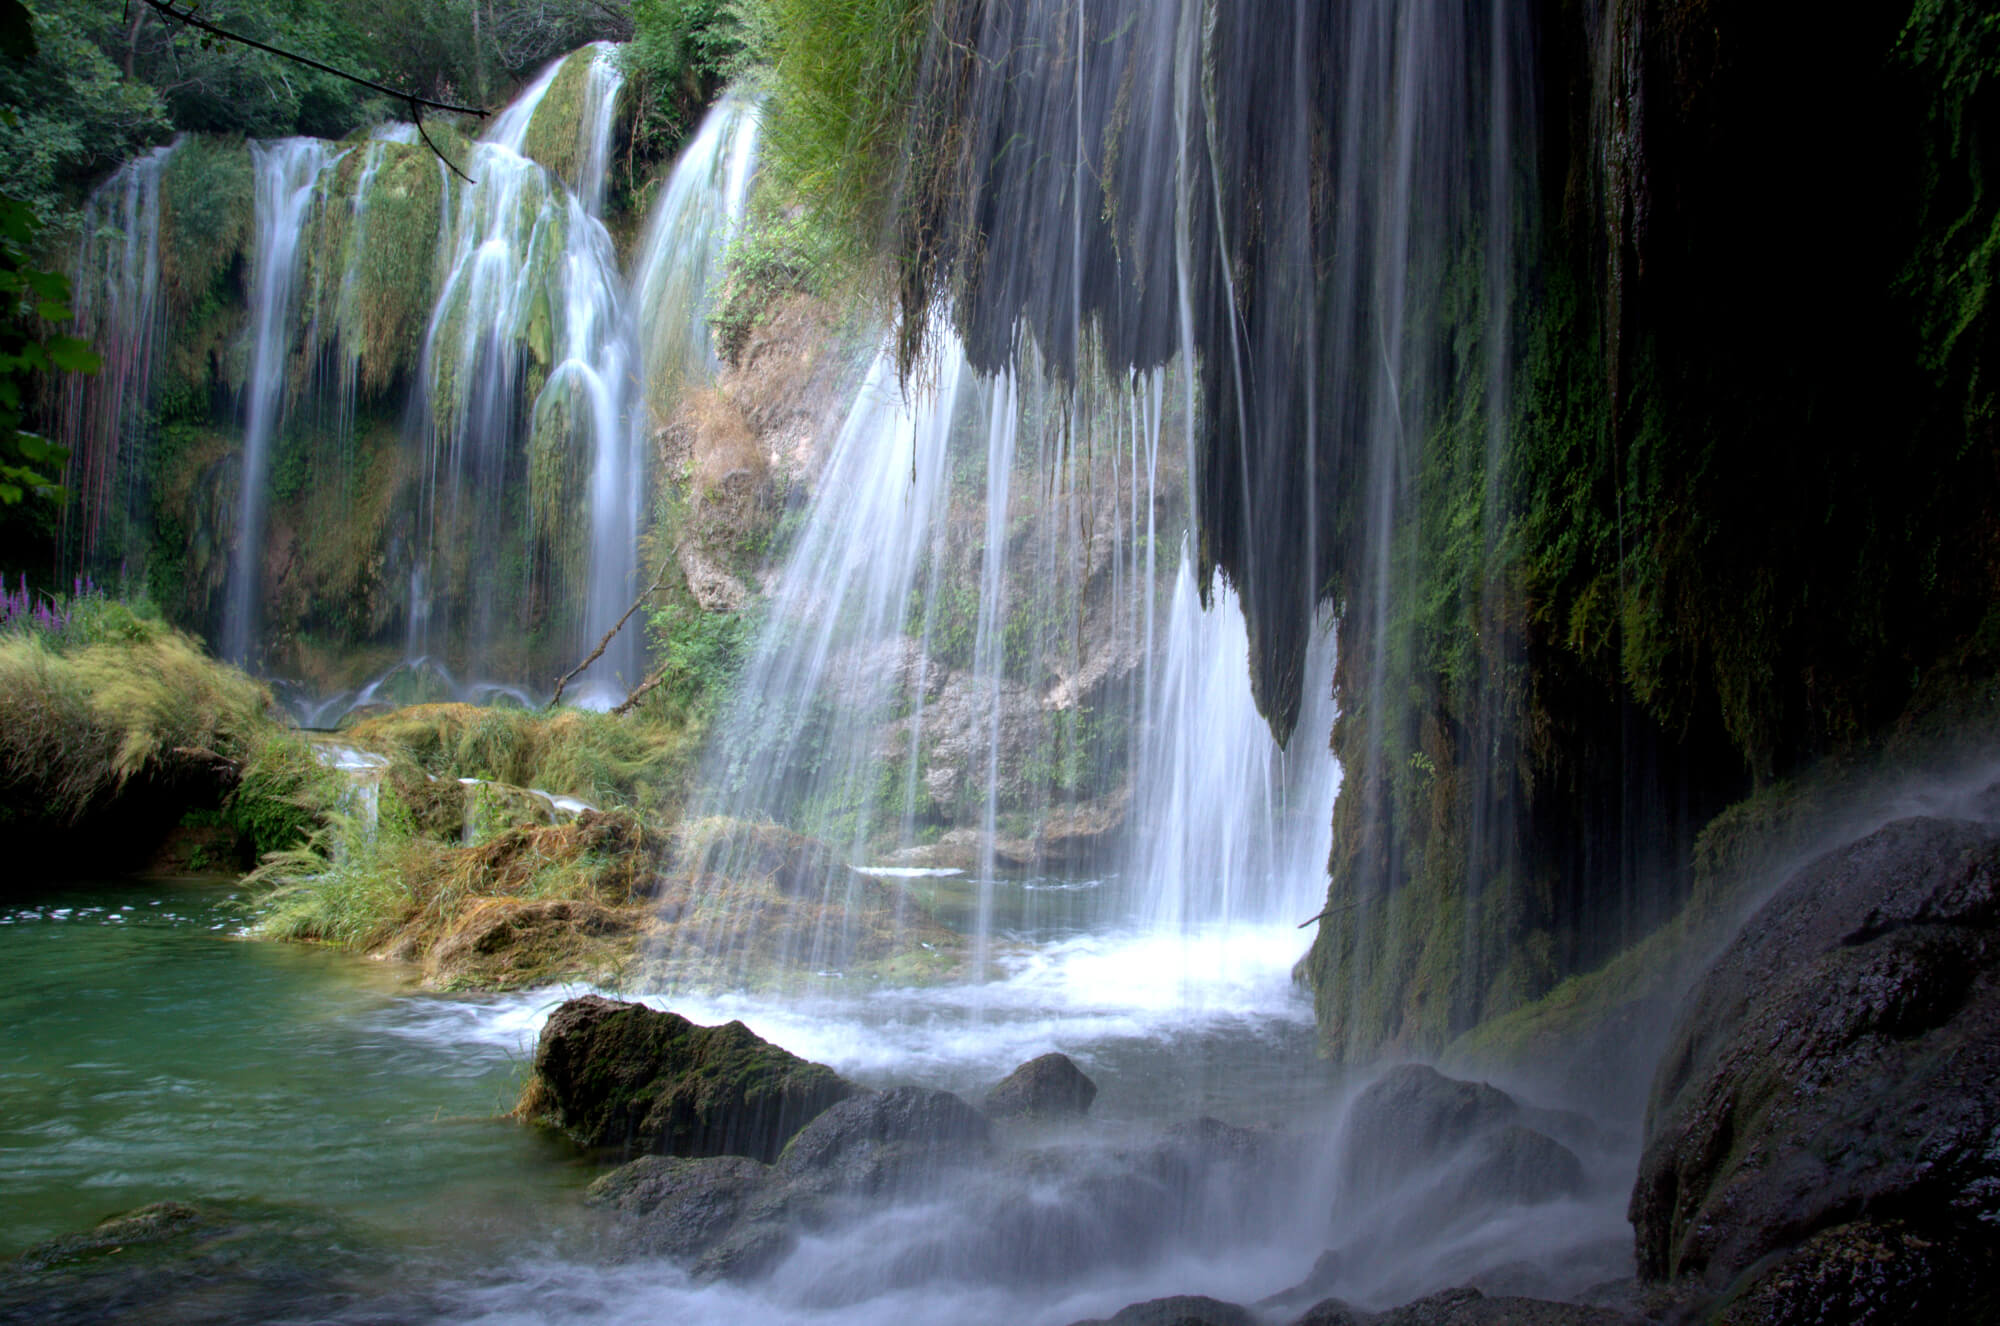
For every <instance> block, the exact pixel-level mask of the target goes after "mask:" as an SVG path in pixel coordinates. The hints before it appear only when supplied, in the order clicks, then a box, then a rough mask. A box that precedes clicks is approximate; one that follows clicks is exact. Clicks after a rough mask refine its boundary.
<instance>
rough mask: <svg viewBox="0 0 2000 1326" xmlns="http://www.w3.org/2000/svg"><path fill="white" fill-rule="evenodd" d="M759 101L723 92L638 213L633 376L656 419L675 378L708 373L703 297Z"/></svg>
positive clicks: (752, 166)
mask: <svg viewBox="0 0 2000 1326" xmlns="http://www.w3.org/2000/svg"><path fill="white" fill-rule="evenodd" d="M759 127H760V126H759V120H758V111H757V106H756V104H755V103H754V102H752V101H751V100H750V99H749V98H748V97H746V96H744V95H743V94H742V93H741V92H736V91H731V92H728V93H726V94H724V96H723V98H722V99H721V100H720V101H718V102H717V103H716V104H715V107H714V109H713V110H711V111H709V113H708V115H707V116H706V117H705V118H704V119H703V120H702V122H701V127H700V129H698V130H696V132H695V135H694V137H693V138H692V139H690V140H689V141H688V144H687V146H686V147H684V148H682V149H681V155H680V159H679V160H678V161H676V162H675V163H674V169H673V173H672V174H670V175H669V176H668V177H667V181H666V184H665V186H664V187H663V188H661V190H660V196H659V198H658V199H657V200H656V201H655V202H654V204H653V208H652V212H651V214H650V215H649V216H648V217H647V219H646V231H645V236H644V238H643V239H642V240H641V242H640V247H639V257H638V263H637V265H636V266H635V267H634V268H633V272H632V301H633V307H634V309H635V310H636V312H637V319H638V328H639V366H640V381H641V382H643V383H644V384H645V390H646V400H647V404H648V405H650V406H651V407H652V410H653V413H654V415H655V416H656V417H664V416H665V415H666V413H667V411H668V410H669V409H670V408H671V403H672V401H673V398H674V396H675V394H676V393H677V391H678V389H679V387H680V385H681V384H682V383H684V382H691V381H699V380H701V379H703V378H706V377H709V376H711V375H712V374H713V373H714V372H715V370H716V367H717V364H716V359H715V350H714V347H713V346H712V345H711V344H710V338H709V330H708V313H709V305H710V297H711V295H712V294H713V293H714V287H715V284H716V281H717V280H718V278H719V277H720V275H721V271H722V256H723V251H724V248H725V245H726V244H727V242H728V240H729V238H730V236H731V235H732V234H734V232H735V230H736V227H737V226H738V225H739V224H740V223H741V222H742V220H743V209H744V205H745V203H746V202H747V201H748V198H749V194H750V180H751V177H752V176H753V175H754V174H755V172H756V169H757V135H758V129H759Z"/></svg>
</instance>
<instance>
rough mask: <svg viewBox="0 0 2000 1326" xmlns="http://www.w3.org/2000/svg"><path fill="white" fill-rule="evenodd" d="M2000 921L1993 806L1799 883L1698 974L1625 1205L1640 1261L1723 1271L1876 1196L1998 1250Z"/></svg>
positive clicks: (1715, 1273)
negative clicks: (1986, 818) (1979, 817)
mask: <svg viewBox="0 0 2000 1326" xmlns="http://www.w3.org/2000/svg"><path fill="white" fill-rule="evenodd" d="M1996 921H2000V833H1996V832H1995V830H1994V829H1993V828H1992V827H1990V826H1987V825H1983V824H1974V823H1970V822H1966V821H1958V820H1946V819H1935V818H1917V819H1908V820H1901V821H1898V822H1896V823H1893V824H1890V825H1887V826H1886V827H1884V828H1882V829H1880V830H1878V831H1877V832H1875V833H1873V834H1870V835H1869V836H1867V837H1865V838H1863V839H1861V840H1859V841H1858V842H1855V843H1852V844H1850V845H1849V846H1847V847H1844V848H1841V849H1839V850H1837V851H1834V852H1831V853H1828V854H1827V855H1825V856H1823V857H1821V858H1820V859H1819V860H1817V861H1815V862H1813V863H1812V864H1811V865H1809V866H1807V867H1806V868H1805V869H1804V870H1801V871H1800V872H1799V873H1798V874H1796V875H1795V876H1793V878H1791V879H1790V880H1789V881H1787V882H1786V883H1785V884H1784V885H1783V886H1782V887H1781V888H1780V889H1779V890H1778V892H1777V893H1776V894H1774V895H1773V896H1772V898H1771V900H1770V901H1769V902H1768V903H1766V904H1765V906H1764V907H1763V908H1762V909H1761V910H1760V911H1759V912H1758V913H1757V914H1756V915H1755V916H1754V917H1752V918H1751V920H1750V921H1749V923H1748V924H1746V925H1745V926H1744V928H1743V930H1742V932H1741V934H1739V935H1738V937H1737V938H1736V940H1735V941H1734V942H1733V943H1732V944H1731V945H1730V946H1729V948H1728V949H1727V950H1725V951H1724V953H1723V954H1722V956H1721V957H1720V958H1718V959H1717V960H1716V962H1715V964H1714V965H1713V966H1712V967H1711V968H1710V969H1709V971H1708V973H1707V974H1706V976H1705V977H1704V978H1703V979H1702V980H1701V981H1700V982H1699V983H1698V984H1697V985H1696V987H1695V992H1694V994H1693V996H1692V997H1691V998H1690V1000H1689V1002H1688V1004H1687V1006H1686V1007H1685V1008H1684V1010H1683V1012H1682V1015H1681V1019H1680V1021H1679V1024H1678V1025H1677V1027H1676V1029H1675V1032H1674V1035H1673V1038H1672V1040H1671V1041H1670V1042H1669V1046H1668V1049H1667V1053H1666V1054H1665V1055H1664V1056H1663V1058H1662V1060H1661V1063H1660V1067H1659V1069H1658V1072H1657V1073H1656V1075H1655V1078H1654V1083H1653V1089H1652V1095H1651V1099H1650V1101H1649V1103H1648V1107H1647V1141H1646V1147H1645V1152H1644V1155H1643V1156H1642V1158H1641V1160H1640V1165H1639V1174H1638V1179H1637V1182H1636V1183H1635V1184H1634V1186H1633V1189H1632V1198H1631V1204H1630V1208H1629V1214H1630V1216H1631V1220H1632V1224H1633V1229H1634V1234H1635V1238H1636V1252H1637V1255H1638V1263H1639V1270H1640V1273H1641V1275H1642V1276H1645V1277H1647V1278H1652V1279H1657V1278H1662V1277H1667V1276H1698V1277H1701V1278H1702V1279H1703V1280H1705V1281H1706V1282H1707V1283H1708V1284H1709V1285H1711V1286H1714V1287H1720V1286H1722V1285H1724V1284H1727V1283H1728V1282H1729V1281H1730V1280H1732V1279H1734V1278H1735V1277H1737V1276H1738V1275H1739V1274H1740V1273H1742V1272H1743V1271H1745V1270H1746V1269H1747V1268H1749V1267H1751V1266H1752V1265H1753V1264H1755V1263H1757V1262H1759V1261H1760V1259H1763V1258H1766V1257H1768V1256H1770V1255H1772V1254H1774V1253H1779V1252H1782V1251H1784V1250H1786V1249H1788V1248H1791V1247H1793V1246H1794V1245H1798V1244H1800V1243H1801V1242H1802V1241H1804V1240H1807V1239H1809V1237H1810V1236H1812V1235H1814V1234H1815V1233H1816V1232H1818V1231H1821V1230H1830V1229H1832V1228H1833V1227H1835V1226H1839V1225H1842V1224H1845V1223H1847V1222H1849V1221H1851V1220H1853V1219H1854V1217H1855V1215H1856V1214H1857V1213H1860V1212H1864V1211H1865V1212H1869V1213H1871V1214H1873V1215H1878V1216H1879V1215H1884V1214H1890V1213H1894V1214H1897V1215H1899V1216H1901V1217H1903V1218H1905V1219H1907V1220H1909V1221H1910V1222H1911V1225H1912V1227H1911V1229H1910V1230H1909V1231H1908V1233H1909V1236H1910V1237H1911V1238H1915V1239H1918V1240H1921V1241H1926V1242H1928V1243H1942V1244H1954V1243H1957V1242H1959V1241H1961V1240H1964V1241H1968V1242H1969V1243H1970V1244H1972V1245H1973V1246H1978V1247H1988V1248H1990V1247H1991V1246H1992V1237H1991V1234H1990V1232H1988V1231H1990V1230H1991V1229H1992V1228H1993V1226H1994V1224H1996V1223H2000V933H1996V931H1995V923H1996ZM1891 1242H1893V1243H1894V1244H1895V1246H1897V1247H1899V1248H1908V1247H1910V1246H1912V1245H1910V1244H1908V1243H1907V1242H1906V1241H1904V1240H1903V1237H1902V1235H1900V1234H1899V1235H1897V1237H1896V1239H1894V1240H1891ZM1882 1246H1885V1247H1886V1246H1889V1244H1888V1243H1884V1244H1882ZM1898 1255H1899V1256H1900V1255H1901V1254H1900V1253H1899V1254H1898ZM1908 1264H1909V1265H1912V1266H1915V1265H1917V1264H1918V1263H1917V1262H1910V1263H1908ZM1773 1292H1775V1291H1773ZM1751 1319H1752V1318H1746V1320H1751Z"/></svg>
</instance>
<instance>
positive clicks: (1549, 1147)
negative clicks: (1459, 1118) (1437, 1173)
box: [1446, 1123, 1584, 1206]
mask: <svg viewBox="0 0 2000 1326" xmlns="http://www.w3.org/2000/svg"><path fill="white" fill-rule="evenodd" d="M1446 1185H1447V1190H1448V1191H1450V1192H1451V1193H1453V1195H1454V1196H1455V1197H1456V1198H1457V1200H1459V1201H1462V1202H1467V1203H1485V1204H1487V1205H1497V1204H1503V1203H1504V1204H1511V1205H1516V1206H1533V1205H1535V1204H1537V1203H1540V1202H1553V1201H1556V1200H1557V1199H1559V1198H1563V1197H1574V1196H1576V1195H1577V1194H1578V1193H1580V1192H1582V1191H1583V1186H1584V1183H1583V1162H1582V1161H1580V1160H1578V1159H1577V1158H1576V1153H1575V1152H1574V1151H1571V1150H1570V1149H1569V1148H1568V1147H1566V1146H1564V1145H1563V1144H1562V1143H1560V1142H1558V1141H1556V1140H1555V1139H1554V1138H1552V1137H1550V1136H1548V1135H1547V1134H1545V1133H1538V1132H1536V1131H1535V1130H1534V1129H1532V1128H1523V1127H1522V1126H1521V1125H1520V1124H1517V1123H1510V1124H1507V1125H1505V1126H1504V1127H1502V1128H1499V1129H1496V1130H1495V1131H1493V1132H1489V1133H1484V1134H1482V1135H1481V1136H1479V1137H1478V1138H1476V1139H1475V1140H1474V1141H1472V1142H1471V1143H1470V1144H1469V1145H1468V1146H1467V1147H1466V1148H1465V1151H1464V1152H1463V1153H1462V1154H1461V1156H1460V1159H1459V1161H1458V1163H1457V1164H1456V1165H1455V1166H1454V1167H1453V1170H1452V1173H1451V1175H1450V1177H1449V1178H1448V1179H1447V1181H1446Z"/></svg>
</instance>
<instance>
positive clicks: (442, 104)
mask: <svg viewBox="0 0 2000 1326" xmlns="http://www.w3.org/2000/svg"><path fill="white" fill-rule="evenodd" d="M146 5H147V7H148V8H150V9H152V10H154V11H156V12H157V13H159V14H161V15H162V16H164V17H166V18H170V19H173V20H175V21H176V22H178V23H182V24H185V25H186V26H188V27H190V28H195V29H197V30H199V31H201V32H206V33H208V34H209V35H211V36H215V37H221V38H223V39H224V40H225V41H233V42H235V43H237V44H238V45H240V46H248V47H250V48H251V49H252V50H259V51H263V52H265V53H266V54H269V55H275V56H277V57H278V58H279V59H281V60H290V61H291V62H292V63H293V64H302V65H304V66H305V67H306V68H308V69H317V70H319V71H320V72H321V73H323V74H332V75H333V76H334V77H335V78H344V79H346V80H347V81H348V82H350V83H358V84H360V85H361V86H362V87H365V88H367V89H369V90H370V91H373V92H380V93H381V94H382V95H383V96H385V97H394V98H395V99H396V100H397V101H400V102H403V103H404V104H406V105H407V106H409V108H410V118H411V119H412V120H414V121H415V122H416V126H417V134H418V135H419V136H420V137H421V138H422V139H423V140H424V146H425V147H428V148H429V149H430V150H431V151H432V152H433V153H435V154H436V156H437V159H438V160H439V161H442V162H444V164H445V165H446V166H447V167H448V168H449V169H450V170H451V173H452V174H454V175H456V176H458V177H459V178H460V179H462V180H464V181H465V182H466V183H467V184H471V183H472V182H473V181H472V179H471V177H470V176H468V175H467V174H466V173H465V172H464V171H462V170H460V169H459V168H458V167H457V166H455V165H452V162H451V158H449V157H447V156H446V155H445V154H444V153H443V152H439V151H438V145H437V144H436V143H433V142H432V141H431V136H430V135H429V134H428V133H426V132H424V116H423V108H424V107H425V106H429V107H430V108H431V109H432V110H441V111H450V112H452V113H453V114H455V115H472V116H477V117H478V118H480V119H484V118H486V112H485V111H483V110H481V109H479V108H478V107H476V106H455V105H453V104H452V103H451V102H448V101H432V100H431V99H430V98H429V97H420V96H418V95H417V94H416V93H414V92H403V91H400V90H398V89H396V88H392V87H387V86H385V85H383V84H381V83H377V82H375V81H374V80H372V79H367V78H363V77H361V75H359V74H350V73H348V72H347V71H346V70H345V69H336V68H334V67H333V66H332V65H330V64H324V63H322V62H320V61H318V60H315V59H313V58H312V57H311V56H307V55H300V54H299V53H298V52H296V51H288V50H285V49H283V48H282V47H278V46H272V45H270V44H269V43H268V42H261V41H258V40H257V39H256V38H255V37H246V36H244V35H243V34H242V33H240V32H231V31H230V30H229V29H228V28H222V27H217V26H216V25H215V24H213V23H210V22H209V21H208V20H207V19H205V18H197V17H196V16H195V15H194V13H193V11H192V10H190V9H182V8H179V7H178V5H177V4H176V0H146ZM620 624H621V625H622V624H623V623H620Z"/></svg>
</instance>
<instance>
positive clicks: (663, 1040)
mask: <svg viewBox="0 0 2000 1326" xmlns="http://www.w3.org/2000/svg"><path fill="white" fill-rule="evenodd" d="M860 1090H861V1088H859V1087H856V1086H855V1085H854V1084H853V1083H851V1082H849V1081H847V1080H846V1079H844V1078H842V1077H841V1076H840V1075H839V1074H838V1073H836V1072H834V1071H833V1070H832V1069H831V1068H828V1067H826V1066H825V1065H823V1064H815V1063H810V1062H808V1061H807V1060H804V1059H801V1058H799V1057H798V1056H797V1055H794V1054H790V1053H788V1052H787V1051H785V1050H782V1049H780V1048H778V1047H777V1046H775V1045H773V1044H771V1043H770V1042H769V1041H766V1040H764V1039H763V1038H762V1037H760V1036H758V1035H757V1034H756V1033H755V1032H752V1031H751V1030H750V1029H749V1028H748V1027H746V1026H744V1025H743V1024H742V1023H741V1022H731V1023H728V1024H726V1025H724V1026H720V1027H703V1026H697V1025H696V1024H695V1023H693V1022H690V1021H688V1020H687V1019H686V1018H684V1017H681V1016H680V1015H679V1014H677V1013H664V1012H660V1011H659V1010H657V1009H652V1008H647V1007H646V1006H645V1005H643V1004H627V1003H620V1002H618V1001H616V1000H612V999H605V998H603V997H601V996H599V995H585V996H584V997H582V998H580V999H572V1000H570V1001H569V1002H568V1003H566V1004H564V1005H563V1006H562V1007H560V1008H558V1009H557V1010H556V1011H555V1012H554V1013H553V1014H551V1015H550V1017H549V1020H548V1023H547V1025H546V1026H544V1027H543V1028H542V1035H541V1040H540V1042H539V1043H538V1045H537V1046H536V1049H535V1075H534V1078H533V1079H532V1080H531V1081H530V1082H529V1085H528V1090H527V1092H526V1093H525V1094H524V1095H523V1097H522V1102H521V1106H520V1108H519V1113H521V1114H522V1115H523V1116H525V1117H529V1118H539V1119H543V1120H545V1121H547V1122H549V1123H551V1124H553V1125H554V1126H556V1127H557V1128H560V1129H561V1130H562V1131H563V1132H565V1133H567V1134H569V1136H570V1137H572V1138H574V1139H575V1140H576V1141H578V1142H580V1143H582V1144H583V1145H585V1146H597V1147H606V1146H622V1147H624V1148H625V1149H626V1150H627V1151H628V1152H630V1151H660V1152H666V1153H668V1154H671V1155H677V1156H712V1155H741V1156H749V1157H751V1158H753V1159H756V1160H764V1161H770V1160H775V1159H777V1157H778V1153H779V1152H780V1151H782V1150H783V1149H784V1147H785V1144H786V1142H787V1141H789V1140H790V1139H791V1138H792V1135H793V1134H794V1133H797V1132H798V1131H799V1130H800V1129H801V1128H803V1127H805V1126H806V1124H808V1123H810V1122H811V1121H812V1120H813V1119H814V1118H815V1117H816V1116H818V1115H819V1114H820V1113H821V1112H822V1111H823V1110H825V1109H826V1108H827V1107H828V1106H830V1105H833V1104H835V1103H836V1102H838V1101H843V1100H846V1099H847V1098H849V1097H850V1096H853V1095H854V1094H855V1093H856V1092H858V1091H860Z"/></svg>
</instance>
